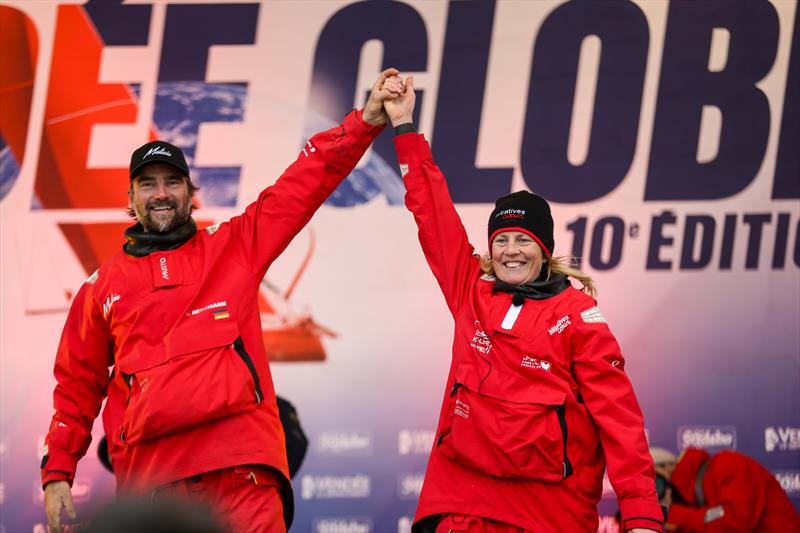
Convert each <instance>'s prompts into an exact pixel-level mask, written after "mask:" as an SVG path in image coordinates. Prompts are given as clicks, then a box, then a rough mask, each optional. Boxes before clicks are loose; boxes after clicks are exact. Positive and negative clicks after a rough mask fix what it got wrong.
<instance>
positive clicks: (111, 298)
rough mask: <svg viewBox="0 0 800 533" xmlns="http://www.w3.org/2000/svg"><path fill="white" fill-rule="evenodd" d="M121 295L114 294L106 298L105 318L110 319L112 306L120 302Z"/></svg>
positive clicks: (104, 305)
mask: <svg viewBox="0 0 800 533" xmlns="http://www.w3.org/2000/svg"><path fill="white" fill-rule="evenodd" d="M119 298H120V296H119V294H117V293H115V292H112V293H111V294H109V295H108V298H106V301H105V303H104V304H103V318H105V319H108V314H109V313H110V312H111V306H112V305H114V302H116V301H117V300H119Z"/></svg>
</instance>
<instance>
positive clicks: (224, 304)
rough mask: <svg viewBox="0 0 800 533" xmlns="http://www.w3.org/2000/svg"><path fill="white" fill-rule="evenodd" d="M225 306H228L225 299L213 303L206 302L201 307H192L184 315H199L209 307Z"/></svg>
mask: <svg viewBox="0 0 800 533" xmlns="http://www.w3.org/2000/svg"><path fill="white" fill-rule="evenodd" d="M226 307H228V302H226V301H225V300H223V301H221V302H214V303H213V304H208V305H205V306H203V307H198V308H197V309H192V310H191V311H189V312H188V313H186V316H195V315H199V314H200V313H202V312H203V311H208V310H209V309H225V308H226Z"/></svg>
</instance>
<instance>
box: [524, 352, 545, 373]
mask: <svg viewBox="0 0 800 533" xmlns="http://www.w3.org/2000/svg"><path fill="white" fill-rule="evenodd" d="M520 366H524V367H525V368H535V369H537V370H544V371H545V372H550V367H551V366H552V364H551V363H550V362H549V361H544V360H542V359H537V358H535V357H530V356H527V355H523V356H522V363H520Z"/></svg>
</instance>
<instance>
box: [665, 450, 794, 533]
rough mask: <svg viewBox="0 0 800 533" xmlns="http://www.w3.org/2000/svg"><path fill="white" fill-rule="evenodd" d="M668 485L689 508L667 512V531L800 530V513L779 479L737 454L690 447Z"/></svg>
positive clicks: (771, 532) (674, 506) (770, 532)
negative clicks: (714, 452) (698, 487)
mask: <svg viewBox="0 0 800 533" xmlns="http://www.w3.org/2000/svg"><path fill="white" fill-rule="evenodd" d="M701 472H702V473H701ZM698 476H701V479H700V487H701V490H699V491H698V490H697V478H698ZM670 483H672V486H673V487H675V488H676V489H677V490H678V492H679V493H680V495H681V496H682V497H683V499H684V500H685V501H686V503H687V504H686V505H684V504H678V503H675V504H672V506H671V507H670V508H669V517H668V518H667V530H668V531H677V532H679V533H723V532H724V533H737V532H739V533H751V532H752V533H778V532H781V533H782V532H787V533H788V532H790V531H791V532H800V515H798V513H797V511H795V509H794V506H793V505H792V502H791V500H789V497H788V496H786V493H785V492H784V491H783V489H782V488H781V486H780V484H779V483H778V481H777V480H776V479H775V476H773V475H772V474H771V473H770V472H769V471H768V470H767V469H766V468H764V467H763V466H761V465H760V464H758V463H757V462H756V461H755V460H753V459H751V458H750V457H748V456H746V455H744V454H741V453H739V452H734V451H722V452H719V453H718V454H716V455H714V457H711V456H710V455H709V454H708V452H707V451H705V450H700V449H697V448H689V449H687V450H686V451H685V452H683V454H682V455H681V458H680V460H679V461H678V464H677V465H676V466H675V470H674V471H673V473H672V477H671V478H670ZM701 500H702V501H701Z"/></svg>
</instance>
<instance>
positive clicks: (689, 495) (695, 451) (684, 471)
mask: <svg viewBox="0 0 800 533" xmlns="http://www.w3.org/2000/svg"><path fill="white" fill-rule="evenodd" d="M710 459H711V456H710V455H709V453H708V452H707V451H705V450H702V449H700V448H687V449H686V450H685V451H684V452H683V453H682V454H681V456H680V457H679V458H678V464H677V465H676V466H675V471H674V472H672V477H671V478H670V482H671V483H672V486H673V487H675V488H676V489H677V490H678V492H679V493H680V495H681V497H682V498H683V499H684V500H686V503H688V504H689V505H697V499H696V498H695V494H694V485H695V481H696V480H697V472H698V470H700V467H701V466H703V464H705V463H706V462H708V461H709V460H710Z"/></svg>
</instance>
